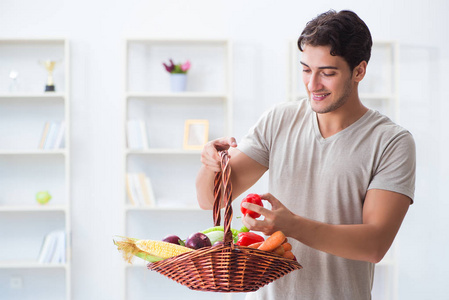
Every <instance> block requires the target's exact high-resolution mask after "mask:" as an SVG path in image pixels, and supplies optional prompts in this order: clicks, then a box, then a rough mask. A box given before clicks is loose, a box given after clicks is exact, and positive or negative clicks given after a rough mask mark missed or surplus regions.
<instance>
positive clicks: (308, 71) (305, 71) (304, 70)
mask: <svg viewBox="0 0 449 300" xmlns="http://www.w3.org/2000/svg"><path fill="white" fill-rule="evenodd" d="M302 71H303V72H304V73H310V70H307V69H303V70H302Z"/></svg>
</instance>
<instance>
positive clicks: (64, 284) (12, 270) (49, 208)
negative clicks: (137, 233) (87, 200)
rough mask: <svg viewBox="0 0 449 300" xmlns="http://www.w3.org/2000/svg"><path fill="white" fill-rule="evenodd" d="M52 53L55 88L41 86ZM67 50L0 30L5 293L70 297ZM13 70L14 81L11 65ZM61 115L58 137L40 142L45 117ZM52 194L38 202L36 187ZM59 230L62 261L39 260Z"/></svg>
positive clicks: (0, 226) (0, 229) (56, 41)
mask: <svg viewBox="0 0 449 300" xmlns="http://www.w3.org/2000/svg"><path fill="white" fill-rule="evenodd" d="M47 59H55V60H57V62H58V64H57V66H56V68H55V70H54V73H53V77H54V83H55V87H56V91H55V92H44V88H45V84H46V79H47V72H46V70H45V69H44V67H43V66H41V65H39V61H41V60H47ZM69 63H70V52H69V43H68V41H67V40H66V39H62V38H46V39H38V38H32V39H28V38H17V39H1V38H0V186H1V187H2V193H1V195H0V236H2V251H1V253H0V278H1V279H2V280H0V282H1V283H0V290H1V291H2V296H3V297H6V298H8V299H22V298H25V296H26V295H33V297H35V298H45V299H67V300H69V299H70V296H71V285H70V282H71V279H70V273H71V271H70V269H71V262H70V261H71V243H70V233H71V227H70V226H71V222H70V96H69V95H70V88H69V84H70V78H69V74H70V69H69ZM13 70H15V71H17V72H18V76H17V79H16V84H13V80H12V79H10V75H11V72H12V71H13ZM51 121H58V122H61V121H64V122H65V134H64V139H63V145H62V147H61V148H58V149H45V150H44V149H40V148H39V147H38V146H39V143H40V140H41V136H42V134H43V128H44V125H45V123H46V122H51ZM46 190H47V191H48V192H49V193H50V194H51V196H52V199H51V200H50V201H49V202H48V203H47V204H45V205H41V204H38V203H37V201H36V199H35V195H36V193H37V192H38V191H46ZM54 230H62V231H63V232H64V233H65V257H66V259H65V262H62V263H39V262H38V257H39V253H40V250H41V247H42V244H43V240H44V238H45V236H46V235H47V234H49V233H50V232H51V231H54Z"/></svg>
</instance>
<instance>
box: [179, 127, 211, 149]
mask: <svg viewBox="0 0 449 300" xmlns="http://www.w3.org/2000/svg"><path fill="white" fill-rule="evenodd" d="M208 139H209V120H186V121H185V125H184V146H183V147H184V149H186V150H201V149H202V148H203V146H204V145H205V144H206V143H207V141H208Z"/></svg>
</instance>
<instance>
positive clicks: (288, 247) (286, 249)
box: [282, 243, 292, 251]
mask: <svg viewBox="0 0 449 300" xmlns="http://www.w3.org/2000/svg"><path fill="white" fill-rule="evenodd" d="M282 247H284V250H285V251H292V244H290V243H283V244H282Z"/></svg>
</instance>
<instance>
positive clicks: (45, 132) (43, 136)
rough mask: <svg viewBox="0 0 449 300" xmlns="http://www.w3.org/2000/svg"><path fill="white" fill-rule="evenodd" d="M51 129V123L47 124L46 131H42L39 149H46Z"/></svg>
mask: <svg viewBox="0 0 449 300" xmlns="http://www.w3.org/2000/svg"><path fill="white" fill-rule="evenodd" d="M49 129H50V123H49V122H45V125H44V129H43V130H42V135H41V140H40V142H39V146H38V148H39V149H44V145H45V141H46V139H47V135H48V130H49Z"/></svg>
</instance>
